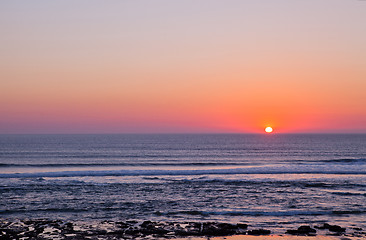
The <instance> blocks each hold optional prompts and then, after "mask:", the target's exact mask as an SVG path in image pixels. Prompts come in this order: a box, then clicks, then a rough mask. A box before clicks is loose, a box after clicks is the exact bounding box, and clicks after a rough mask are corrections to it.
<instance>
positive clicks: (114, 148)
mask: <svg viewBox="0 0 366 240" xmlns="http://www.w3.org/2000/svg"><path fill="white" fill-rule="evenodd" d="M0 218H8V219H13V218H22V219H24V218H52V219H56V218H57V219H65V220H83V221H94V220H95V221H96V220H98V221H100V220H132V219H135V220H159V221H186V220H192V221H225V222H246V223H248V224H250V225H252V226H259V227H275V226H278V225H281V226H285V227H288V226H293V225H296V226H298V225H299V224H302V223H307V224H308V223H310V224H316V223H321V222H328V223H333V224H340V225H344V226H352V225H354V226H358V227H366V223H365V222H366V221H365V220H366V135H364V134H358V135H346V134H344V135H334V134H328V135H315V134H308V135H285V134H272V135H241V134H217V135H215V134H212V135H209V134H205V135H199V134H196V135H194V134H192V135H169V134H167V135H0Z"/></svg>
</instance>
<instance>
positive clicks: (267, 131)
mask: <svg viewBox="0 0 366 240" xmlns="http://www.w3.org/2000/svg"><path fill="white" fill-rule="evenodd" d="M264 131H266V133H271V132H273V129H272V128H271V127H266V129H264Z"/></svg>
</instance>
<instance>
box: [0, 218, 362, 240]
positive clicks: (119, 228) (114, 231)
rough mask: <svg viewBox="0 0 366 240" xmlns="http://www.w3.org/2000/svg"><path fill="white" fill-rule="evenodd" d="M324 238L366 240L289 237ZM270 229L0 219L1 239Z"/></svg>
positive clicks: (328, 228) (350, 232) (357, 231)
mask: <svg viewBox="0 0 366 240" xmlns="http://www.w3.org/2000/svg"><path fill="white" fill-rule="evenodd" d="M316 229H318V230H319V231H322V233H321V234H323V235H332V236H349V237H362V238H366V231H363V230H362V229H361V228H350V229H346V228H344V227H341V226H337V225H330V224H327V223H325V224H323V225H321V226H314V227H311V226H307V225H304V226H300V227H299V228H298V229H289V230H287V231H286V234H290V235H297V236H316V234H317V230H316ZM270 234H271V230H268V229H255V228H251V227H250V226H248V225H247V224H245V223H237V224H231V223H222V222H180V223H179V222H152V221H144V222H138V221H102V222H98V223H82V222H69V221H62V220H48V219H33V220H29V219H28V220H6V219H4V220H0V239H24V240H26V239H158V238H159V239H161V238H166V239H174V238H178V237H194V236H197V237H214V236H231V235H254V236H261V235H270Z"/></svg>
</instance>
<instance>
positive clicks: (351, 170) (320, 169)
mask: <svg viewBox="0 0 366 240" xmlns="http://www.w3.org/2000/svg"><path fill="white" fill-rule="evenodd" d="M215 174H219V175H233V174H361V175H365V174H366V169H362V168H359V167H357V166H332V167H329V166H325V165H305V166H304V165H279V166H262V167H243V168H229V169H226V168H225V169H186V170H175V169H174V170H158V169H149V170H141V169H140V170H103V171H97V170H96V171H55V172H32V173H2V174H0V178H40V177H86V176H96V177H97V176H167V175H168V176H182V175H183V176H187V175H215Z"/></svg>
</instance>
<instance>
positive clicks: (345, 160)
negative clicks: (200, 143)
mask: <svg viewBox="0 0 366 240" xmlns="http://www.w3.org/2000/svg"><path fill="white" fill-rule="evenodd" d="M86 158H88V157H86ZM145 160H146V161H144V160H143V159H139V160H138V161H140V162H136V161H133V159H131V162H129V161H126V162H117V163H111V162H109V163H100V162H97V163H0V168H11V167H37V168H47V167H55V168H59V167H113V166H121V167H122V166H247V165H252V166H253V165H259V164H264V163H266V162H269V161H268V160H254V161H252V162H251V161H249V160H241V161H233V162H231V161H226V160H217V161H210V160H202V159H200V160H197V161H195V162H193V161H184V162H183V161H180V162H177V161H176V160H175V159H161V160H160V161H157V162H151V161H148V160H147V159H145ZM283 162H285V163H290V164H291V163H297V164H300V163H302V164H308V163H310V164H314V163H317V164H321V163H334V164H336V163H361V164H363V163H365V164H366V158H341V159H326V160H284V161H282V163H283Z"/></svg>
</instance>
